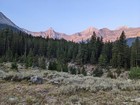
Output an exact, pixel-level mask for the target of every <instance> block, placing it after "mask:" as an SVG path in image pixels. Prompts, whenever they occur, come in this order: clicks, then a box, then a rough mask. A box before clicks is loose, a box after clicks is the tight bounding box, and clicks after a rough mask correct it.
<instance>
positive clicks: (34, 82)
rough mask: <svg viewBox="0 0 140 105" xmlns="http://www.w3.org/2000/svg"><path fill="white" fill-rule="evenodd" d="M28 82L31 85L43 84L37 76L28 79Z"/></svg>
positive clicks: (41, 79)
mask: <svg viewBox="0 0 140 105" xmlns="http://www.w3.org/2000/svg"><path fill="white" fill-rule="evenodd" d="M30 81H31V82H32V83H33V84H43V78H41V77H38V76H32V77H31V78H30Z"/></svg>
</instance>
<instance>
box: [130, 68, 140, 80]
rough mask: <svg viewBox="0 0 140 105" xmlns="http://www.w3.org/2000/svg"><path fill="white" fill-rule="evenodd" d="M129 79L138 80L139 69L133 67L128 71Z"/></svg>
mask: <svg viewBox="0 0 140 105" xmlns="http://www.w3.org/2000/svg"><path fill="white" fill-rule="evenodd" d="M129 77H130V78H131V79H140V67H133V68H131V69H130V73H129Z"/></svg>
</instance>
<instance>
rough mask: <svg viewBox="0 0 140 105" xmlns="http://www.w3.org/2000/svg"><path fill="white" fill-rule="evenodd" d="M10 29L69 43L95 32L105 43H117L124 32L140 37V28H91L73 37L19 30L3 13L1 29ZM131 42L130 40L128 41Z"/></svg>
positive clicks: (86, 37)
mask: <svg viewBox="0 0 140 105" xmlns="http://www.w3.org/2000/svg"><path fill="white" fill-rule="evenodd" d="M5 27H10V28H12V29H14V30H20V31H24V32H26V33H28V34H31V35H33V36H42V37H43V38H47V37H49V38H54V39H55V38H56V39H61V38H63V39H65V40H67V41H74V42H80V41H82V40H84V41H86V40H88V39H90V38H91V36H92V34H93V32H96V34H97V36H99V37H101V36H102V37H103V39H104V41H115V40H116V39H117V37H119V36H120V35H121V33H122V31H125V33H126V37H127V38H135V37H140V27H139V28H128V27H126V26H123V27H120V28H117V29H116V30H110V29H108V28H102V29H97V28H94V27H89V28H87V29H86V30H84V31H82V32H77V33H74V34H72V35H67V34H65V33H60V32H56V31H55V30H53V29H52V28H49V29H48V30H47V31H41V32H31V31H28V30H26V29H22V28H19V27H18V26H17V25H15V24H14V23H13V22H12V21H11V20H10V19H9V18H7V17H6V16H5V15H4V14H3V13H2V12H0V29H1V28H5ZM128 41H129V40H128Z"/></svg>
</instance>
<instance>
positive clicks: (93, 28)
mask: <svg viewBox="0 0 140 105" xmlns="http://www.w3.org/2000/svg"><path fill="white" fill-rule="evenodd" d="M86 30H87V31H90V32H91V31H95V30H98V29H97V28H95V27H92V26H90V27H88V28H87V29H86Z"/></svg>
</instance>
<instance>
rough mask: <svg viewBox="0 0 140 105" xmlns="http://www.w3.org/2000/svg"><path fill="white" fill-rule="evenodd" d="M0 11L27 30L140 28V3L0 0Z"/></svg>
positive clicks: (131, 0)
mask: <svg viewBox="0 0 140 105" xmlns="http://www.w3.org/2000/svg"><path fill="white" fill-rule="evenodd" d="M0 11H1V12H2V13H3V14H5V15H6V16H7V17H8V18H9V19H11V20H12V21H13V22H14V23H15V24H16V25H18V26H19V27H21V28H25V29H27V30H30V31H35V32H37V31H46V30H47V29H48V28H50V27H52V28H53V29H54V30H55V31H57V32H63V33H66V34H72V33H75V32H80V31H83V30H85V29H86V28H88V27H91V26H92V27H96V28H98V29H101V28H109V29H116V28H117V27H120V26H128V27H140V0H0Z"/></svg>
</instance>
